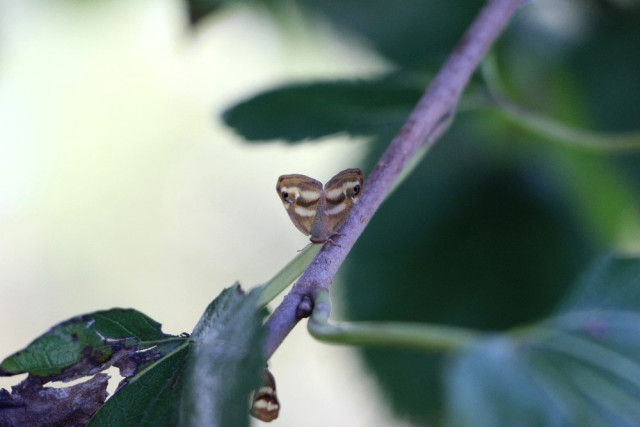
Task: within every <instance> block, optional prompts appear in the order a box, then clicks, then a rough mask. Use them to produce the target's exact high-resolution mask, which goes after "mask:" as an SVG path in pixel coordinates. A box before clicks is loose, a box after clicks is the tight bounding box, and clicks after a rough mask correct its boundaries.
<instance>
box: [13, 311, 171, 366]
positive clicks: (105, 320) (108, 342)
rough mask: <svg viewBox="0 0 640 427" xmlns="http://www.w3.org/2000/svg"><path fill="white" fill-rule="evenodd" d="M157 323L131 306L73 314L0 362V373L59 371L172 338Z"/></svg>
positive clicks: (99, 360) (99, 361)
mask: <svg viewBox="0 0 640 427" xmlns="http://www.w3.org/2000/svg"><path fill="white" fill-rule="evenodd" d="M160 326H161V325H160V324H159V323H157V322H156V321H154V320H153V319H151V318H149V317H148V316H146V315H144V314H142V313H140V312H138V311H136V310H132V309H117V308H116V309H112V310H108V311H98V312H95V313H90V314H85V315H83V316H78V317H74V318H73V319H70V320H67V321H65V322H62V323H60V324H58V325H56V326H54V327H53V328H51V329H50V330H49V331H48V332H46V333H45V334H43V335H41V336H40V337H38V338H37V339H36V340H34V341H33V342H32V343H31V344H29V345H28V346H27V348H25V349H24V350H21V351H19V352H17V353H15V354H13V355H11V356H9V357H8V358H6V359H5V360H4V361H3V362H2V364H0V375H2V376H6V375H15V374H20V373H24V372H28V373H30V374H32V375H37V376H43V377H44V376H50V375H54V374H59V373H61V372H62V370H63V369H65V368H69V367H71V366H72V365H75V364H77V363H79V362H81V361H85V362H86V363H87V364H88V365H89V366H99V365H100V364H102V363H104V362H105V361H107V360H108V359H109V358H110V357H111V356H112V355H113V353H114V352H115V351H117V350H118V349H121V348H123V347H124V348H132V349H134V351H139V350H144V349H146V348H150V347H152V346H155V345H157V343H158V341H162V340H165V339H167V338H172V336H171V335H166V334H164V333H162V331H161V330H160Z"/></svg>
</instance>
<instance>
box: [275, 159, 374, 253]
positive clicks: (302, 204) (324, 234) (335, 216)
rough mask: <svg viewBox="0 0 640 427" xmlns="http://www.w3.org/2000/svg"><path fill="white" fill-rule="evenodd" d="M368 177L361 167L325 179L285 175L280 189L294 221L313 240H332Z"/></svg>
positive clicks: (286, 207) (278, 189) (281, 197)
mask: <svg viewBox="0 0 640 427" xmlns="http://www.w3.org/2000/svg"><path fill="white" fill-rule="evenodd" d="M363 182H364V178H363V175H362V171H361V170H360V169H345V170H343V171H342V172H339V173H338V174H337V175H336V176H334V177H333V178H331V179H330V180H329V182H327V183H326V184H325V185H324V188H323V187H322V183H321V182H320V181H317V180H315V179H313V178H309V177H308V176H305V175H299V174H291V175H282V176H281V177H280V178H278V184H277V185H276V190H277V191H278V195H279V196H280V200H281V201H282V204H283V205H284V208H285V209H286V210H287V213H288V214H289V218H291V221H292V222H293V225H295V226H296V228H298V230H300V231H301V232H302V233H303V234H304V235H306V236H311V239H310V240H311V243H326V242H331V241H332V240H331V237H332V236H334V235H336V234H337V233H336V229H337V228H338V227H339V226H340V224H342V222H343V221H344V219H345V218H346V216H347V213H349V211H350V210H351V208H352V207H353V205H354V204H355V203H356V202H357V201H358V197H360V192H361V191H362V184H363Z"/></svg>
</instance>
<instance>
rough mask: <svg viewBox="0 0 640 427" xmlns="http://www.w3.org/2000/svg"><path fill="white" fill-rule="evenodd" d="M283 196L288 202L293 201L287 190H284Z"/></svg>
mask: <svg viewBox="0 0 640 427" xmlns="http://www.w3.org/2000/svg"><path fill="white" fill-rule="evenodd" d="M281 194H282V198H283V199H284V200H285V201H286V202H287V203H293V200H291V199H290V198H289V193H288V192H286V191H283V192H282V193H281Z"/></svg>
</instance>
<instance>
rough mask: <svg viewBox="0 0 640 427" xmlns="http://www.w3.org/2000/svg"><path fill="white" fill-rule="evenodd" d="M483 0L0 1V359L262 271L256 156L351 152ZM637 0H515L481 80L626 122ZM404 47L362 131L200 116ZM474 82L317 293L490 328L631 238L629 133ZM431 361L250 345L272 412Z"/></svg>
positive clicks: (426, 379)
mask: <svg viewBox="0 0 640 427" xmlns="http://www.w3.org/2000/svg"><path fill="white" fill-rule="evenodd" d="M482 4H483V2H480V1H472V0H458V1H454V2H442V1H427V2H424V1H417V0H416V1H410V0H404V1H402V2H398V3H397V4H396V3H395V2H393V4H392V3H387V2H362V1H357V0H352V1H347V2H340V3H334V2H331V1H320V2H309V3H307V2H299V3H294V2H289V1H278V2H275V1H274V2H266V3H265V4H257V3H252V2H246V3H245V2H241V3H231V2H229V4H226V3H224V4H223V3H217V2H207V1H200V2H199V1H193V2H189V3H187V2H183V1H178V0H153V1H152V0H138V1H136V2H131V1H126V0H108V1H107V0H96V1H90V2H86V1H84V2H82V1H72V0H54V1H51V0H49V1H43V0H25V1H20V2H15V1H11V0H0V295H1V297H0V324H2V325H4V327H3V328H2V332H1V335H0V358H4V357H6V356H8V355H10V354H11V353H13V352H14V351H17V350H19V349H20V348H22V347H24V346H25V345H26V344H28V343H29V342H30V341H31V340H32V339H34V338H35V337H37V336H38V335H39V334H41V333H42V332H44V331H45V330H46V329H48V328H49V327H50V326H52V325H53V324H55V323H58V322H60V321H62V320H65V319H67V318H69V317H72V316H75V315H78V314H82V313H88V312H92V311H95V310H102V309H108V308H111V307H133V308H136V309H138V310H140V311H142V312H144V313H146V314H147V315H149V316H151V317H152V318H154V319H155V320H157V321H159V322H161V323H162V324H163V328H164V331H165V332H168V333H174V334H178V333H180V332H183V331H185V332H190V331H191V329H192V328H193V325H194V324H195V322H196V321H197V320H198V318H199V317H200V315H201V314H202V311H203V310H204V309H205V307H206V305H207V304H208V302H209V301H211V300H212V299H213V298H214V297H215V296H216V295H217V294H218V293H219V292H220V291H221V290H222V289H223V288H224V287H227V286H229V285H231V284H232V283H233V282H234V281H235V280H239V281H240V282H241V283H242V284H243V286H245V287H252V286H254V285H256V284H259V283H262V282H264V281H266V280H268V279H269V278H270V277H271V276H272V275H273V274H275V273H276V272H277V271H278V270H279V269H280V268H281V267H282V266H283V265H284V264H285V263H286V262H288V261H289V260H290V259H291V258H292V257H293V256H295V254H296V251H297V250H298V249H300V248H302V247H304V246H305V245H306V243H307V239H306V238H305V237H304V236H303V235H301V234H300V233H299V232H298V231H297V230H295V228H294V227H293V226H292V225H291V224H290V222H289V218H288V217H287V215H286V214H285V212H284V210H283V209H282V207H281V205H280V202H279V200H278V197H277V195H276V194H275V191H274V187H275V181H276V179H277V177H278V176H279V175H280V174H283V173H294V172H295V173H304V174H306V175H310V176H312V177H315V178H317V179H319V180H321V181H323V182H324V181H326V180H327V179H328V178H330V177H331V176H332V175H333V174H335V173H336V172H338V171H340V170H341V169H343V168H346V167H362V168H364V169H365V170H366V171H368V170H370V168H371V165H373V164H374V163H375V159H376V158H377V157H378V155H379V153H380V152H381V150H382V149H383V147H384V146H385V145H386V144H387V143H388V141H389V140H390V138H391V137H392V135H393V133H394V132H395V130H396V129H397V127H398V126H399V125H400V124H401V122H402V117H404V116H405V115H406V114H405V113H407V112H408V111H409V109H410V107H411V105H412V102H414V101H415V100H417V97H418V96H419V95H420V91H421V90H422V89H423V88H424V87H425V85H426V82H428V78H429V76H430V75H431V74H432V73H434V72H435V71H436V70H437V68H438V66H439V65H440V64H441V63H442V61H443V60H444V58H445V57H446V55H447V54H448V52H449V51H450V49H451V48H452V47H453V46H454V44H455V42H456V40H457V39H458V38H459V37H460V35H461V33H462V31H463V30H464V28H465V27H466V26H467V25H468V23H469V22H470V21H471V20H472V18H473V16H474V15H475V14H476V13H477V11H478V9H479V7H480V6H481V5H482ZM212 5H213V6H215V7H212ZM639 10H640V8H639V6H638V2H634V1H626V2H625V1H620V0H619V1H604V0H601V1H595V0H594V1H586V0H581V1H571V0H556V1H552V0H541V1H538V2H531V3H530V4H527V5H526V6H523V7H522V8H521V11H520V13H519V15H518V16H517V18H516V20H515V22H514V23H513V25H512V26H511V28H510V29H509V31H508V32H507V34H506V35H505V37H504V38H503V39H502V40H501V41H500V43H499V45H498V46H497V48H496V50H495V52H494V56H493V61H494V63H495V64H497V67H498V68H499V69H500V70H501V72H500V76H499V78H500V84H501V89H502V90H504V91H505V93H508V95H509V96H510V97H511V98H513V99H514V100H516V101H520V102H523V103H526V105H527V107H530V108H531V109H533V110H535V111H537V112H539V113H544V114H545V115H548V116H551V117H553V118H555V119H557V120H561V121H564V122H565V123H568V124H570V125H571V126H577V127H581V128H585V129H587V130H593V131H596V130H597V131H599V132H612V133H620V132H629V131H632V130H634V129H637V128H638V126H637V125H638V123H640V109H638V108H637V100H638V97H639V95H640V80H639V79H638V76H639V75H640V55H637V54H636V53H637V52H640V46H639V43H640V34H639V33H640V25H638V24H639V22H640V18H639V15H640V11H639ZM209 11H213V13H208V12H209ZM407 71H408V72H410V73H412V79H410V80H411V82H412V85H409V86H411V88H412V90H414V92H415V93H414V92H411V93H413V95H411V93H410V95H411V96H408V97H407V101H406V103H405V104H403V105H402V106H401V107H402V108H400V109H399V110H397V111H394V115H393V120H386V118H387V117H384V118H382V119H381V118H380V117H377V119H380V122H381V123H382V124H381V125H380V126H379V127H378V128H376V129H375V132H374V131H371V129H369V130H368V132H351V133H350V134H349V135H347V134H344V133H341V134H337V135H335V134H331V135H329V134H327V135H321V136H323V138H322V139H321V143H315V142H314V143H302V144H298V143H296V144H291V143H290V142H291V141H292V140H294V139H295V138H287V135H286V132H283V134H282V139H280V140H276V141H272V143H269V144H263V143H259V144H258V143H249V142H247V141H246V138H244V137H243V136H242V135H243V134H248V133H249V127H250V125H238V124H237V123H235V124H234V123H232V125H233V127H234V129H230V128H229V127H227V126H225V124H224V123H223V121H222V119H221V114H222V112H223V111H224V110H225V109H227V108H230V107H232V106H234V105H235V104H236V103H237V102H240V101H242V100H244V99H246V98H247V97H250V96H252V95H255V94H256V93H258V92H260V91H262V90H266V89H270V88H273V87H276V86H279V85H286V84H290V83H292V82H307V81H313V80H333V79H367V78H379V77H380V76H385V75H387V73H392V72H393V73H395V72H407ZM408 80H409V79H407V80H406V81H408ZM416 82H417V83H416ZM474 85H475V87H476V89H474ZM404 87H405V88H406V87H407V85H405V86H404ZM481 87H482V81H480V80H477V81H474V82H473V84H472V87H471V89H470V93H469V94H468V96H467V98H466V99H465V102H463V108H462V110H461V112H460V113H459V115H458V116H457V121H456V122H455V124H454V126H453V127H452V129H451V131H450V132H449V134H448V135H447V136H446V137H445V139H444V140H443V141H442V143H441V144H438V145H437V146H436V148H435V149H434V150H433V152H432V153H430V154H429V156H428V157H427V159H426V161H425V164H424V165H421V166H420V167H419V168H418V169H417V170H416V172H415V173H414V175H412V177H411V179H409V180H408V181H407V183H405V184H404V185H403V186H402V187H401V188H400V189H399V190H398V191H397V192H396V193H394V195H393V196H392V198H391V199H390V200H389V202H388V203H386V204H385V205H384V206H383V209H381V211H380V213H379V215H378V216H376V217H375V218H374V221H373V222H372V223H371V227H370V228H369V229H368V230H367V232H366V233H365V235H364V236H363V238H362V240H361V241H360V242H359V243H358V245H357V247H356V249H355V251H354V253H353V256H352V259H350V261H349V264H348V265H346V266H345V270H344V275H343V276H342V279H341V280H339V281H338V282H337V283H336V285H335V288H334V291H335V293H334V300H335V301H336V304H337V305H338V311H337V312H336V314H335V315H334V317H337V318H339V317H343V318H344V317H346V318H351V319H379V320H388V319H393V320H413V321H434V322H439V323H448V324H454V325H464V326H473V327H475V328H484V329H504V328H507V327H510V326H513V325H516V324H519V323H523V322H528V321H534V320H536V319H538V318H540V317H542V316H544V315H546V314H548V313H549V312H550V311H552V309H553V307H554V306H555V304H556V303H558V301H560V300H562V297H563V295H564V294H565V292H566V291H567V289H568V288H569V287H570V285H571V283H572V282H573V281H574V280H575V279H576V277H577V276H578V275H579V272H580V271H582V270H583V269H584V268H585V267H586V265H588V263H589V261H590V260H591V259H592V258H593V257H594V256H595V255H596V254H597V253H598V252H600V251H603V250H608V249H616V250H623V251H634V250H637V249H638V246H639V245H640V240H639V239H638V236H639V233H640V231H639V230H640V225H639V224H640V221H639V220H638V208H639V207H640V197H639V196H638V195H639V194H640V156H638V154H637V153H638V151H637V150H636V151H623V152H610V151H607V150H606V149H605V150H603V151H599V150H587V149H583V148H581V147H580V146H577V145H572V144H568V145H567V144H564V143H561V142H558V141H557V140H554V138H551V137H549V136H548V135H544V134H542V135H541V134H540V133H533V132H530V131H526V130H525V129H524V126H522V125H518V124H517V123H516V124H515V125H514V124H513V123H511V122H509V120H507V118H505V115H504V114H503V113H502V112H500V111H496V109H495V108H493V107H494V106H493V105H491V104H490V103H487V102H486V100H485V99H484V98H482V96H481V95H482V94H483V91H482V89H481ZM478 88H480V89H478ZM414 95H415V96H414ZM481 98H482V99H481ZM300 102H301V103H304V102H305V100H304V98H302V99H301V100H300ZM229 117H231V116H229ZM229 120H230V121H231V119H229ZM247 120H249V121H251V120H253V117H252V116H248V119H247ZM372 120H373V119H372ZM243 126H244V127H243ZM234 130H235V132H234ZM255 139H261V138H255ZM262 139H268V138H266V137H265V138H262ZM603 153H604V154H603ZM363 361H364V362H365V363H364V364H363V363H362V362H363ZM432 362H433V363H432ZM438 363H439V362H438V361H435V360H434V361H431V360H430V358H429V357H427V356H425V355H423V354H415V353H410V352H404V353H402V354H397V353H393V352H389V351H380V350H376V351H368V352H364V353H361V354H360V353H356V352H355V350H352V349H349V348H340V347H331V346H327V345H323V344H320V343H317V342H316V341H314V340H313V339H312V338H311V337H309V336H308V334H307V332H306V329H305V328H304V327H302V326H300V327H298V328H296V330H295V331H294V332H293V334H292V335H291V336H290V337H289V338H288V339H287V340H286V341H285V343H284V344H283V346H282V347H281V348H280V349H279V350H278V352H277V353H276V355H275V356H274V358H273V360H272V362H271V370H272V371H273V372H274V374H275V376H276V380H277V382H278V394H279V397H280V400H281V403H282V407H283V408H282V411H281V416H280V418H279V420H278V421H276V422H277V423H278V424H279V425H291V426H293V425H299V423H300V420H305V425H309V426H314V425H317V426H321V425H322V426H324V425H349V426H376V425H378V426H386V425H400V423H403V422H409V420H411V421H412V422H415V423H419V424H421V423H423V422H426V421H427V420H432V419H433V417H434V414H435V413H437V409H434V408H435V407H437V406H438V404H439V402H440V400H439V399H440V396H439V394H438V392H437V385H435V381H436V377H437V375H438V374H437V372H438V369H439V368H438V366H439V365H438ZM416 366H422V367H426V368H425V369H417V368H416ZM301 373H304V375H301ZM12 382H13V381H7V380H6V379H2V382H0V386H3V387H6V386H7V384H11V383H12ZM425 383H427V384H434V388H433V389H427V390H425V389H423V385H424V384H425ZM407 384H409V385H411V384H413V385H414V386H415V387H412V386H409V387H407ZM427 401H428V402H429V403H428V404H424V402H427ZM383 402H390V403H391V404H390V405H387V404H384V403H383ZM318 407H326V408H330V410H323V411H318ZM416 408H417V409H416ZM310 413H313V414H314V416H313V417H309V415H308V414H310ZM394 414H395V415H394ZM256 423H257V422H256Z"/></svg>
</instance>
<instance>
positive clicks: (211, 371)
mask: <svg viewBox="0 0 640 427" xmlns="http://www.w3.org/2000/svg"><path fill="white" fill-rule="evenodd" d="M259 297H260V290H259V289H255V290H253V291H252V292H251V293H250V294H249V295H244V293H243V292H242V290H241V289H240V287H239V285H235V286H233V287H231V288H229V289H226V290H225V291H224V292H223V293H222V294H221V295H220V296H219V297H218V298H217V299H216V300H215V301H214V302H213V303H211V305H210V306H209V307H208V308H207V310H206V311H205V313H204V315H203V316H202V318H201V319H200V321H199V322H198V324H197V325H196V327H195V329H194V331H193V335H192V339H193V341H194V344H193V346H192V348H191V354H190V356H189V360H188V361H187V366H186V370H185V373H184V379H183V380H184V386H183V387H184V389H183V393H182V401H181V410H180V424H181V425H189V426H205V425H207V426H248V425H249V421H248V398H249V395H250V393H251V391H252V390H255V389H257V388H258V386H259V385H260V382H261V379H262V373H263V371H264V367H265V360H264V358H263V356H262V341H263V338H264V337H263V335H264V334H263V329H262V318H261V316H260V315H258V314H257V312H256V311H257V305H258V299H259Z"/></svg>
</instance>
